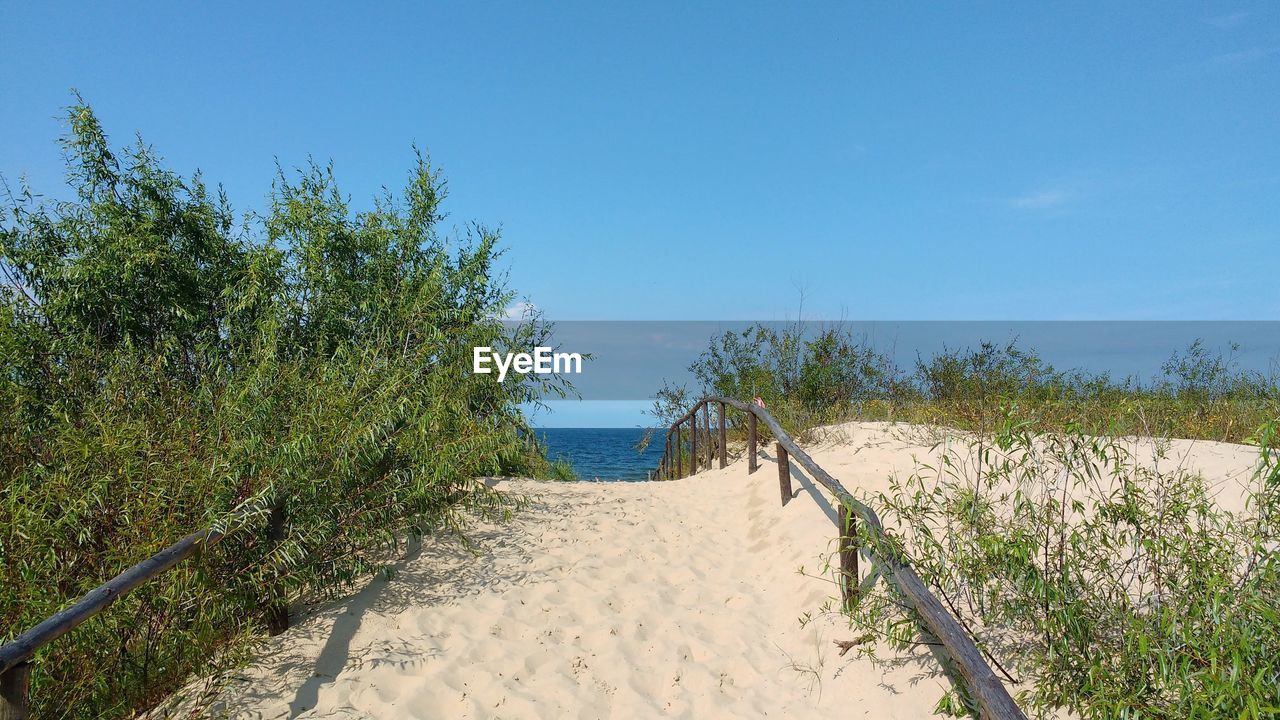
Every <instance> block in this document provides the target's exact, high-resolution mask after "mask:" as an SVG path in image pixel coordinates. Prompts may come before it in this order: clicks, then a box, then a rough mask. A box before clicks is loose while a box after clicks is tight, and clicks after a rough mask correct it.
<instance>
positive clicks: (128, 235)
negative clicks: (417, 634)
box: [0, 98, 566, 718]
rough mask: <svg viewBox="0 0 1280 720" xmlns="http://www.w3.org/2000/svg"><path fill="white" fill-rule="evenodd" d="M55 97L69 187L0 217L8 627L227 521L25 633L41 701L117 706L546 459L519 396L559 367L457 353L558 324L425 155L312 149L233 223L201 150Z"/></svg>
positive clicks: (492, 496) (57, 713) (166, 686)
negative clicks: (167, 560) (402, 167)
mask: <svg viewBox="0 0 1280 720" xmlns="http://www.w3.org/2000/svg"><path fill="white" fill-rule="evenodd" d="M67 122H68V126H69V127H68V133H67V135H66V137H65V138H64V139H63V140H62V146H63V149H64V154H65V157H66V161H67V174H68V179H69V183H70V187H71V189H72V190H73V191H74V195H73V197H71V198H70V199H67V200H61V201H56V202H51V201H45V200H43V199H42V198H41V197H40V196H38V195H36V194H35V193H34V192H32V191H31V190H30V189H29V188H27V187H25V186H21V187H19V188H18V191H17V192H16V193H12V194H11V195H10V197H9V199H8V201H7V203H6V205H5V207H4V215H5V217H4V221H3V225H2V226H0V253H2V254H3V261H2V263H0V268H2V269H3V271H4V274H5V276H6V280H7V282H8V292H6V293H4V296H3V297H2V298H0V368H2V371H0V411H2V412H3V413H4V415H5V422H4V425H3V430H2V431H0V457H2V458H3V461H4V462H3V470H0V472H3V478H0V628H3V630H0V632H2V633H3V635H2V636H0V637H3V639H6V640H7V639H9V638H12V637H13V636H14V635H16V634H17V633H18V632H20V631H21V630H23V629H25V628H27V627H30V626H31V625H33V624H34V623H35V622H37V621H39V620H41V619H43V618H44V617H46V616H48V615H50V614H52V613H53V612H55V611H56V610H58V609H59V608H61V607H63V606H64V605H65V604H66V603H67V602H69V601H70V600H72V599H74V598H77V597H79V596H80V595H81V594H83V593H84V592H86V591H88V590H89V589H91V588H93V587H95V586H97V585H98V584H100V583H101V582H103V581H104V580H106V579H108V578H110V577H111V576H113V575H114V574H116V573H117V572H119V571H121V570H122V569H124V568H125V567H128V566H129V565H130V564H132V563H135V562H137V561H139V560H141V559H143V558H145V557H146V556H148V555H150V554H151V553H153V552H155V551H157V550H159V549H160V548H162V547H164V546H165V545H168V544H169V543H171V542H173V541H175V540H177V539H178V538H180V537H182V536H184V535H186V534H187V533H189V532H191V531H193V530H196V529H199V528H202V527H207V526H209V525H211V524H234V525H235V526H236V529H237V531H236V532H234V533H233V534H232V535H231V536H230V537H229V538H228V539H227V540H226V541H224V542H223V543H222V544H221V545H219V546H217V547H215V548H213V549H211V550H210V551H207V552H205V553H203V554H202V555H201V556H200V557H199V558H198V559H197V560H195V561H192V562H189V563H186V564H184V565H182V566H180V567H179V568H178V569H177V570H175V571H173V572H171V573H168V574H166V575H165V576H163V577H162V578H161V579H159V580H157V581H155V582H153V583H150V584H148V585H147V586H145V587H144V588H142V589H140V590H138V591H136V592H135V593H134V594H132V595H130V596H129V597H127V598H125V599H124V600H122V601H120V602H117V603H116V604H115V605H114V606H113V607H112V608H111V609H110V610H109V611H107V612H106V613H104V614H103V615H101V616H99V617H98V618H95V619H94V620H92V621H90V622H89V623H87V624H85V625H84V626H82V627H81V628H80V629H79V630H77V631H75V632H74V633H72V634H71V635H70V636H68V637H64V638H62V639H61V640H59V641H57V642H56V643H54V644H53V645H52V646H50V647H48V648H46V649H45V650H43V651H41V653H40V655H39V656H38V658H37V662H36V665H35V667H36V675H35V678H34V681H33V688H34V696H35V712H36V716H37V717H95V718H96V717H115V716H124V715H126V714H128V713H129V712H130V711H131V710H132V709H134V708H138V707H142V706H146V705H148V704H150V703H152V702H154V701H155V700H156V699H157V698H158V697H160V696H162V695H163V694H164V693H166V692H168V691H171V690H172V689H173V688H174V687H176V686H178V685H179V684H180V683H181V682H182V681H183V679H184V678H186V677H188V676H189V674H190V673H191V672H193V671H209V670H210V669H211V667H212V666H213V664H215V663H221V662H224V661H229V660H232V659H234V658H235V657H236V654H237V649H239V648H242V647H243V644H242V643H241V642H239V641H240V640H242V639H244V638H245V637H247V636H249V635H252V634H254V633H256V632H257V630H256V626H257V624H258V622H259V621H258V617H259V613H260V608H261V607H262V606H263V605H264V604H269V603H272V602H287V601H290V600H296V599H298V598H301V597H308V596H314V595H315V594H316V593H329V592H334V591H336V590H340V589H341V588H343V587H346V586H349V585H350V584H351V583H353V582H355V581H356V580H358V579H359V578H361V577H364V576H365V575H366V574H367V573H369V572H370V571H372V570H375V569H377V568H378V567H380V566H381V564H382V563H384V562H385V561H386V559H387V558H388V557H389V555H388V552H389V551H390V550H391V549H393V548H394V546H395V543H396V541H397V538H398V537H401V536H402V535H403V534H404V533H405V532H418V531H422V530H424V529H429V528H438V527H455V528H456V527H459V526H460V523H461V522H462V521H463V518H464V516H463V514H462V511H463V510H464V509H472V510H478V511H480V512H486V513H490V514H500V513H502V512H504V511H505V508H506V507H507V506H508V504H509V503H508V502H507V501H506V500H505V499H504V498H503V497H502V496H500V495H498V494H496V493H494V492H493V491H491V490H488V489H486V488H484V487H483V486H482V485H480V484H478V483H477V482H475V481H474V480H473V478H474V477H476V476H478V475H485V474H495V475H499V474H500V475H512V474H531V473H545V472H547V470H548V466H547V464H546V461H545V459H544V458H542V457H541V456H540V454H539V453H538V452H537V450H536V447H535V446H534V445H533V443H532V442H531V441H530V437H529V435H528V428H527V426H526V423H525V419H524V417H523V416H522V414H521V412H520V410H519V407H520V405H521V404H522V403H527V402H537V401H538V400H539V398H541V397H542V396H543V395H544V394H546V393H548V392H553V393H563V392H564V391H565V390H566V388H565V387H564V386H562V385H560V384H558V381H555V380H547V379H544V378H539V377H537V376H532V375H529V376H523V375H522V376H518V377H511V378H508V379H507V381H506V382H504V383H497V382H496V381H495V380H494V379H493V376H485V375H473V374H472V373H470V372H469V354H470V348H471V347H472V346H473V345H489V346H492V347H495V348H504V347H506V348H513V347H527V346H530V345H532V344H536V343H537V342H538V341H539V340H540V339H541V338H542V337H544V336H545V334H546V333H547V331H548V328H547V327H546V325H545V324H544V323H542V321H541V320H540V319H539V318H537V317H536V316H535V317H531V318H527V319H526V320H525V321H523V322H521V323H519V324H517V325H511V324H505V325H504V323H502V322H501V321H500V318H501V317H502V313H503V309H504V307H505V306H506V305H507V304H508V303H509V302H510V301H511V300H512V294H511V292H510V291H509V290H508V289H507V288H506V286H505V281H504V278H503V277H502V276H501V275H499V274H498V273H497V272H496V271H495V261H496V259H497V258H498V256H499V254H500V251H499V249H498V242H499V237H498V235H497V233H495V232H493V231H491V230H489V229H487V228H486V227H484V226H482V225H478V224H473V225H470V226H467V227H466V228H464V229H463V230H462V231H460V232H453V233H447V232H445V230H444V227H443V221H444V217H445V216H444V214H443V210H442V204H443V202H444V200H445V197H446V194H447V193H446V190H447V186H446V184H445V181H444V179H443V177H442V176H441V175H440V173H439V171H437V170H436V169H435V168H434V167H432V165H431V164H430V162H429V160H428V159H427V158H426V157H425V156H424V155H423V154H421V153H419V154H418V155H417V158H416V163H415V165H414V167H413V169H412V171H411V173H410V174H409V178H408V182H407V183H406V184H405V187H404V188H403V190H402V191H400V192H398V193H392V192H389V191H386V192H384V193H383V194H382V195H381V196H379V197H377V198H375V200H374V201H373V203H372V205H371V208H370V209H368V210H363V211H354V210H353V209H352V208H351V207H350V205H349V202H348V200H347V199H346V198H345V197H344V195H343V194H342V193H341V192H340V190H339V187H338V184H337V182H336V180H335V177H334V174H333V171H332V168H330V167H324V166H320V165H316V164H311V165H309V166H307V167H305V168H302V169H301V170H298V171H294V172H286V171H283V170H282V171H280V172H279V174H278V177H277V178H276V180H275V184H274V187H273V191H272V194H271V197H270V203H269V205H268V207H267V208H266V210H265V211H264V212H263V213H262V214H261V215H250V216H248V217H247V218H246V219H244V220H241V221H237V219H236V217H235V215H234V214H233V211H232V209H231V208H230V205H229V203H228V202H227V200H226V197H225V196H224V194H223V193H221V192H220V191H213V190H211V189H210V188H209V187H208V186H207V185H206V184H205V182H204V181H203V180H202V179H201V177H200V176H199V175H196V176H194V177H190V178H183V177H180V176H179V175H177V174H175V173H174V172H172V171H170V170H167V169H165V168H164V167H163V165H162V164H161V162H160V160H159V158H158V157H157V156H156V155H155V154H154V153H153V151H152V150H151V149H150V148H149V147H147V146H146V145H145V144H143V143H142V142H141V141H138V142H137V143H136V144H134V145H132V146H130V147H126V148H124V149H117V148H116V147H114V146H112V145H111V143H110V142H109V141H108V138H107V136H106V133H105V132H104V131H103V128H102V125H101V124H100V122H99V121H98V119H97V117H96V116H95V115H94V113H93V112H92V110H91V109H90V108H89V107H88V106H87V105H86V104H85V103H84V102H83V101H81V100H79V98H77V102H76V103H75V104H74V105H73V106H72V107H71V108H69V109H68V111H67ZM270 507H281V508H282V509H283V511H284V513H285V517H286V519H287V522H286V532H285V536H284V538H283V539H279V540H269V539H267V537H266V535H265V534H264V533H263V524H264V522H265V516H266V513H267V512H268V509H269V508H270Z"/></svg>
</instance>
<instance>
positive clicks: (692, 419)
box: [689, 405, 698, 475]
mask: <svg viewBox="0 0 1280 720" xmlns="http://www.w3.org/2000/svg"><path fill="white" fill-rule="evenodd" d="M689 474H690V475H697V474H698V406H697V405H694V406H693V414H692V415H690V416H689Z"/></svg>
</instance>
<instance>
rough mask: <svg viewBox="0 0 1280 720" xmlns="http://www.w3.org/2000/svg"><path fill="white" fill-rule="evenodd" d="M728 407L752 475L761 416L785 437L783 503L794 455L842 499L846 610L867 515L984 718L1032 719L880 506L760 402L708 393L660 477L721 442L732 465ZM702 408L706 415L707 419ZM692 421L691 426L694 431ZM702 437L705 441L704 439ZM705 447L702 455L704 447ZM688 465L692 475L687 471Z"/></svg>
mask: <svg viewBox="0 0 1280 720" xmlns="http://www.w3.org/2000/svg"><path fill="white" fill-rule="evenodd" d="M712 404H715V405H716V416H717V419H718V428H717V432H716V434H715V437H713V436H712V425H711V416H710V408H711V405H712ZM726 407H733V408H736V409H738V410H741V411H742V412H743V413H745V414H746V415H745V417H746V421H747V422H746V425H747V427H746V432H747V472H748V473H754V472H755V471H756V470H757V469H758V468H759V465H758V461H757V448H756V445H757V442H758V437H757V436H758V425H757V421H759V422H762V423H764V425H765V427H767V428H768V429H769V432H771V433H772V434H773V437H774V439H775V440H776V441H777V445H776V451H777V463H778V485H779V489H780V491H781V495H782V504H783V505H786V504H787V502H788V501H789V500H791V495H792V493H791V467H790V463H791V462H792V461H793V460H794V461H795V462H796V463H797V464H799V465H800V466H801V467H802V468H804V469H805V471H807V472H808V473H809V475H810V477H812V478H813V479H814V480H815V481H816V482H818V483H819V484H821V485H822V486H823V487H825V488H826V489H827V490H828V491H829V492H830V493H831V494H832V495H833V496H834V497H835V499H836V501H837V502H838V503H839V514H838V516H837V524H838V531H839V536H838V537H839V541H838V555H839V562H840V574H839V579H840V589H841V596H842V600H843V602H844V604H845V607H849V606H850V604H851V603H854V602H856V601H857V593H858V581H859V577H858V551H859V547H858V537H859V534H858V532H857V527H856V523H857V521H858V520H859V519H860V520H861V521H862V523H863V525H864V527H865V530H864V532H863V537H865V538H866V539H867V545H866V547H865V548H863V551H865V552H866V554H867V557H868V558H869V559H870V560H871V562H872V564H873V565H874V566H875V570H876V571H877V572H878V573H879V574H880V577H882V578H884V579H885V581H886V582H888V583H890V585H892V586H893V587H894V589H895V590H896V591H897V593H898V594H899V595H901V596H902V598H903V600H905V601H906V602H907V604H908V605H909V606H910V607H911V608H912V609H913V610H914V611H915V612H916V615H917V616H918V617H919V620H920V623H921V624H922V625H923V626H924V628H925V629H926V630H927V631H928V632H929V633H931V634H932V635H933V636H934V637H935V638H937V640H938V642H939V643H941V644H942V647H943V648H944V649H945V650H946V654H947V656H948V657H949V658H950V659H951V662H952V665H953V667H954V670H955V672H956V673H957V674H959V676H960V679H961V680H962V681H963V682H964V685H965V686H966V688H967V689H968V690H969V692H970V693H971V694H972V697H973V699H974V700H975V701H976V702H977V705H978V711H979V713H980V714H981V716H982V717H984V718H992V719H993V720H1011V719H1025V717H1026V716H1025V715H1024V714H1023V713H1022V710H1020V709H1019V708H1018V705H1017V703H1015V702H1014V701H1013V698H1012V697H1010V696H1009V692H1008V691H1007V690H1006V689H1005V687H1004V684H1003V683H1001V682H1000V679H999V678H998V677H997V676H996V673H995V671H994V670H993V669H992V668H991V666H990V665H988V664H987V661H986V658H984V657H983V655H982V653H981V652H980V651H979V650H978V647H977V645H976V644H975V643H974V641H973V638H971V637H970V636H969V633H968V632H966V631H965V629H964V627H963V626H962V625H961V624H960V621H959V620H957V619H956V618H955V616H953V615H952V614H951V613H950V612H948V611H947V609H946V608H945V607H944V606H943V605H942V603H941V602H939V601H938V599H937V598H936V597H934V595H933V593H931V592H930V591H929V588H928V587H927V586H925V584H924V582H923V581H922V580H921V579H920V576H919V575H917V574H916V571H915V570H913V569H912V568H911V563H910V561H909V559H908V558H906V557H904V556H903V555H902V554H901V553H900V552H899V551H897V550H895V549H894V548H895V546H894V544H893V543H891V542H890V541H889V539H888V536H887V535H886V533H885V530H884V526H883V525H882V524H881V523H880V518H879V516H877V515H876V513H875V511H874V510H872V509H871V508H870V507H868V506H866V505H865V504H863V503H861V502H859V501H858V500H857V499H855V498H854V497H853V496H852V495H851V494H849V491H848V490H846V489H845V487H844V486H843V485H841V484H840V481H839V480H836V479H835V478H834V477H832V476H831V474H830V473H828V472H827V471H826V470H823V469H822V468H821V467H820V466H819V465H818V464H817V463H816V462H814V461H813V458H812V457H809V454H808V453H806V452H805V451H804V449H803V448H801V447H800V446H798V445H796V442H795V440H792V439H791V436H790V435H788V434H787V432H786V431H785V430H783V429H782V426H781V425H780V424H778V421H777V420H776V419H775V418H774V417H773V415H771V414H770V413H769V411H768V410H766V409H765V408H764V407H762V406H760V405H756V404H753V403H744V402H740V401H738V400H734V399H732V398H725V397H716V396H711V397H706V398H703V399H702V400H699V401H698V402H697V404H695V405H694V406H693V408H692V409H690V410H689V412H688V413H686V414H685V415H683V416H682V417H680V418H679V419H677V420H676V421H675V422H674V423H672V424H671V427H670V428H669V429H668V430H667V438H666V449H665V452H664V454H663V457H662V460H661V461H660V462H659V464H658V470H657V472H656V475H657V476H658V477H661V478H665V479H675V478H680V477H685V476H687V475H692V474H694V473H696V472H698V467H699V463H700V462H701V463H702V467H703V468H704V469H709V468H710V467H711V465H712V456H713V452H712V449H713V446H715V448H716V449H717V450H718V453H716V454H718V455H719V461H720V462H719V464H720V467H721V468H723V467H725V465H726V464H727V462H726V456H727V452H726V450H727V449H726V442H725V437H726V425H727V419H726V416H725V409H726ZM699 411H701V415H702V418H701V420H700V419H699ZM686 426H687V430H686ZM686 435H687V437H688V439H689V443H688V444H689V452H688V456H689V457H688V461H689V462H688V463H687V467H686V463H685V462H684V460H685V445H684V438H685V436H686ZM700 437H701V440H700V439H699V438H700ZM700 444H701V446H702V447H703V448H705V450H704V451H703V452H702V453H699V446H700ZM686 470H687V472H685V471H686Z"/></svg>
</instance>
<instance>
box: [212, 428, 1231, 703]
mask: <svg viewBox="0 0 1280 720" xmlns="http://www.w3.org/2000/svg"><path fill="white" fill-rule="evenodd" d="M932 439H933V438H932V437H928V434H927V433H925V432H920V431H917V430H913V429H912V428H909V427H903V426H889V425H886V424H883V423H855V424H849V425H844V426H840V427H839V428H836V429H835V432H834V433H831V434H829V435H828V437H827V439H826V440H825V441H823V442H820V443H816V444H815V447H813V448H812V449H813V454H814V457H815V459H816V460H817V461H818V463H819V464H820V465H822V466H823V467H824V468H825V469H827V470H828V471H829V472H831V473H832V474H833V475H834V476H836V477H837V478H839V479H840V480H841V481H842V482H843V483H844V484H845V485H846V487H848V488H849V489H850V490H853V491H855V492H860V491H861V492H875V491H877V490H881V489H884V488H886V487H887V480H886V479H887V477H888V476H889V475H890V474H891V473H898V474H905V473H909V472H911V469H912V467H913V466H914V458H915V457H919V459H921V460H928V459H929V458H930V457H931V456H932V455H931V451H930V449H929V445H930V443H931V441H932ZM1254 453H1255V451H1254V450H1253V449H1252V448H1245V447H1241V446H1234V445H1224V444H1220V443H1205V442H1200V443H1188V442H1180V441H1175V444H1174V446H1173V447H1172V448H1171V451H1170V454H1171V456H1172V457H1173V458H1178V459H1185V460H1186V461H1187V462H1188V463H1189V464H1190V465H1192V466H1193V467H1196V468H1197V469H1199V470H1201V471H1203V472H1204V473H1205V474H1206V476H1207V477H1210V478H1217V479H1221V481H1222V483H1223V485H1224V487H1229V488H1231V490H1230V492H1226V493H1225V494H1226V495H1229V496H1231V497H1232V498H1235V497H1238V496H1239V492H1238V485H1239V483H1240V482H1241V481H1242V480H1244V479H1247V477H1248V471H1249V469H1250V468H1251V467H1252V466H1253V462H1254V459H1255V455H1254ZM767 455H768V457H767V458H766V459H764V460H763V461H762V465H761V468H760V470H759V471H758V472H757V473H755V474H754V475H750V476H748V475H747V472H746V461H745V460H739V461H738V462H736V463H734V464H732V465H730V466H729V467H728V468H726V469H725V470H713V471H705V472H703V473H701V474H699V475H697V476H695V477H692V478H686V479H684V480H680V481H675V482H666V483H608V484H604V483H551V482H533V481H510V482H504V483H502V484H501V486H502V487H503V488H504V489H506V490H511V491H516V492H519V493H523V494H526V495H527V496H528V497H529V498H530V499H531V507H530V508H528V509H527V510H526V511H524V512H523V513H521V514H520V515H519V517H518V518H517V520H516V521H515V522H513V523H511V524H509V525H506V526H503V527H496V526H490V525H482V526H480V527H478V528H476V529H475V530H474V532H472V534H471V535H472V537H473V539H474V540H475V541H476V543H477V546H478V547H477V550H478V551H479V555H478V556H472V555H469V554H468V553H467V552H466V551H465V550H464V549H463V548H462V547H461V546H460V545H459V544H458V543H457V542H456V541H441V540H429V541H427V543H426V544H425V546H424V547H423V548H422V549H421V550H420V552H417V553H416V554H414V555H413V556H412V557H410V558H409V559H407V560H406V561H405V562H403V563H402V564H401V565H399V566H398V569H397V574H396V575H395V577H394V578H393V579H392V580H390V581H388V580H385V579H376V580H373V581H372V582H371V583H370V584H369V585H368V586H367V587H365V588H364V589H363V590H362V591H361V592H359V593H358V594H356V595H354V596H353V597H351V598H349V599H347V600H345V601H340V602H338V603H335V604H333V605H331V606H327V607H323V608H320V609H318V610H317V611H315V612H314V613H313V614H311V615H309V616H308V617H306V618H305V619H302V620H297V621H295V622H296V623H297V624H296V626H295V627H294V628H293V629H291V630H290V631H289V632H287V633H285V634H284V635H282V636H280V637H277V638H274V639H272V640H271V641H270V642H269V645H268V647H267V649H266V651H265V652H264V653H263V654H262V655H261V657H260V659H259V660H258V661H257V662H256V663H255V664H254V665H252V666H251V667H249V668H247V669H246V670H244V671H242V672H240V673H238V675H237V679H236V680H234V681H233V682H232V684H231V685H230V686H229V687H228V688H227V689H226V690H225V692H224V693H223V695H222V701H221V702H220V703H219V705H218V706H217V707H218V709H220V710H222V711H225V712H226V713H227V714H228V715H229V716H231V717H235V718H294V717H302V718H561V717H572V718H649V717H659V716H662V717H691V718H712V717H740V718H758V717H779V718H782V717H785V718H806V717H814V718H818V717H822V718H830V717H833V716H835V715H839V716H840V717H867V718H917V717H923V716H929V715H930V714H931V713H932V709H933V706H934V703H936V702H937V700H938V698H939V697H940V696H941V695H942V693H943V692H944V690H945V689H946V688H947V687H948V684H947V683H948V681H947V679H946V677H945V676H944V675H942V673H941V670H940V667H939V665H938V663H937V661H936V660H935V658H934V657H933V656H932V655H931V654H930V653H929V652H928V651H926V650H924V649H921V650H918V651H917V652H915V653H914V654H912V655H910V656H908V657H905V658H903V659H904V660H905V662H904V663H902V664H901V665H900V666H899V667H896V668H894V669H892V670H889V671H884V670H882V669H880V668H877V667H874V666H873V665H872V664H871V663H870V661H868V660H865V659H863V660H851V659H850V658H851V657H852V654H851V655H850V657H845V658H841V657H838V655H837V648H836V647H835V646H834V645H833V644H832V641H833V640H835V639H842V640H843V639H852V638H854V637H856V636H857V635H858V634H859V632H857V631H855V630H851V629H849V628H847V627H846V626H845V625H844V624H843V622H842V621H840V620H839V619H838V618H837V617H834V616H831V615H823V614H822V613H821V610H822V607H823V605H824V603H825V602H826V601H828V600H829V599H831V598H833V597H834V596H835V594H836V590H835V586H834V585H833V584H832V582H831V581H830V573H829V572H828V573H826V574H825V577H823V575H824V573H823V572H822V570H821V567H822V562H823V556H824V555H825V554H827V553H829V552H830V551H831V550H832V549H833V546H832V542H833V538H834V536H835V526H834V511H833V510H832V508H831V506H830V504H829V502H828V501H827V499H826V496H825V494H824V493H822V492H819V491H818V490H817V489H815V488H814V486H813V484H812V483H811V482H810V481H809V480H808V479H807V478H806V477H805V476H804V474H803V473H800V472H797V473H796V477H795V479H794V480H793V487H794V489H795V492H796V497H795V499H793V500H792V501H791V502H790V503H789V504H788V505H787V506H786V507H785V508H783V507H780V498H779V490H778V480H777V470H776V466H775V465H774V464H773V461H772V458H773V450H772V447H770V448H767ZM793 467H794V466H793ZM815 500H819V501H820V502H815ZM1224 504H1225V505H1228V506H1231V505H1234V504H1235V503H1234V501H1227V502H1224ZM801 567H804V568H805V569H806V571H807V572H808V575H803V574H801V573H799V572H798V571H799V570H800V568H801ZM814 575H816V576H819V577H813V576H814ZM805 613H813V614H814V615H815V616H816V619H815V620H814V621H813V622H810V623H808V624H802V623H801V622H800V618H801V616H802V615H804V614H805ZM882 652H883V651H882Z"/></svg>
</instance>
